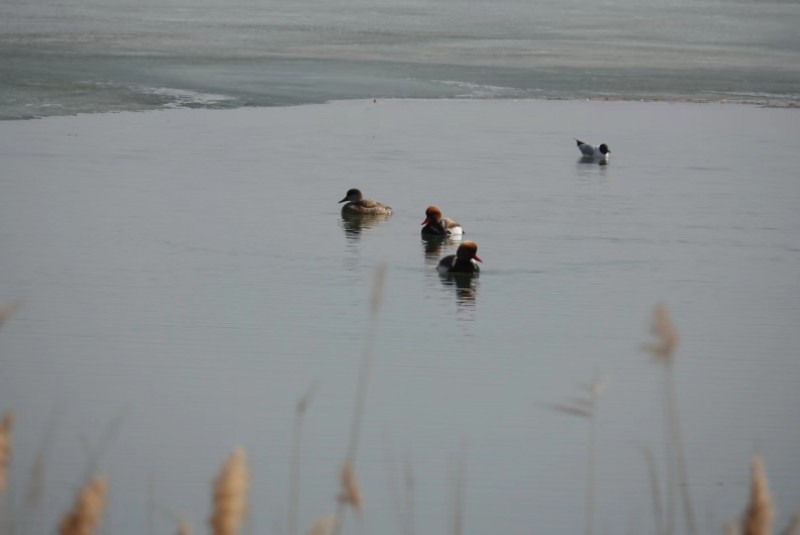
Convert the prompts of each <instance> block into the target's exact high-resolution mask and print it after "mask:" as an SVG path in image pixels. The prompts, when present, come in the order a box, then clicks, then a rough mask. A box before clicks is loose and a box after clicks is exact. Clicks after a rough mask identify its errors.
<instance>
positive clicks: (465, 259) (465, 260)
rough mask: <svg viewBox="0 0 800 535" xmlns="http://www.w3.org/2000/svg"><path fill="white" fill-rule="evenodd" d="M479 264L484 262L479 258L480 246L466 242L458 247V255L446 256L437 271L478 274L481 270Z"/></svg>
mask: <svg viewBox="0 0 800 535" xmlns="http://www.w3.org/2000/svg"><path fill="white" fill-rule="evenodd" d="M478 262H483V260H481V259H480V257H479V256H478V244H477V243H475V242H474V241H465V242H464V243H462V244H461V245H459V246H458V249H457V250H456V254H451V255H449V256H445V257H444V258H442V259H441V260H440V261H439V265H438V266H436V271H438V272H439V273H471V274H477V273H478V272H480V270H481V268H480V266H478Z"/></svg>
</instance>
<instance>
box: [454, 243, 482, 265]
mask: <svg viewBox="0 0 800 535" xmlns="http://www.w3.org/2000/svg"><path fill="white" fill-rule="evenodd" d="M456 256H457V257H458V258H459V259H461V260H477V261H478V262H483V260H481V259H480V257H479V256H478V244H477V243H475V242H474V241H465V242H462V243H461V245H459V246H458V249H457V250H456Z"/></svg>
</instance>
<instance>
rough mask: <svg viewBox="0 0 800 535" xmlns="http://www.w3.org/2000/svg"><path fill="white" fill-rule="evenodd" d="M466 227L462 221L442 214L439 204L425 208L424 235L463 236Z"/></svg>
mask: <svg viewBox="0 0 800 535" xmlns="http://www.w3.org/2000/svg"><path fill="white" fill-rule="evenodd" d="M463 233H464V229H463V228H462V227H461V223H459V222H458V221H456V220H454V219H450V218H449V217H444V216H442V211H441V210H440V209H439V207H438V206H434V205H430V206H428V208H426V209H425V221H423V222H422V235H423V236H426V237H427V236H454V237H455V236H461V235H462V234H463Z"/></svg>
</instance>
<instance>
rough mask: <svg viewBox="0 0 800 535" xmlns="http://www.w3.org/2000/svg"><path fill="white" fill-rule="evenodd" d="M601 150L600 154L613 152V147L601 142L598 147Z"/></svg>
mask: <svg viewBox="0 0 800 535" xmlns="http://www.w3.org/2000/svg"><path fill="white" fill-rule="evenodd" d="M597 148H598V149H599V150H600V154H611V149H609V148H608V145H606V144H605V143H603V144H601V145H600V146H599V147H597Z"/></svg>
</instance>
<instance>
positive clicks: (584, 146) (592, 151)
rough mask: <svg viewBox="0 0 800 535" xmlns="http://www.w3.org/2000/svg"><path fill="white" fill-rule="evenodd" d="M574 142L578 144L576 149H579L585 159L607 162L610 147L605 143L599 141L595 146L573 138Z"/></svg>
mask: <svg viewBox="0 0 800 535" xmlns="http://www.w3.org/2000/svg"><path fill="white" fill-rule="evenodd" d="M575 142H576V143H577V144H578V150H580V151H581V155H582V156H583V158H584V159H585V160H592V161H596V162H608V158H609V156H610V155H611V149H609V148H608V145H606V144H605V143H601V144H600V145H599V146H597V147H595V146H593V145H589V144H588V143H584V142H583V141H581V140H580V139H575Z"/></svg>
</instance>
